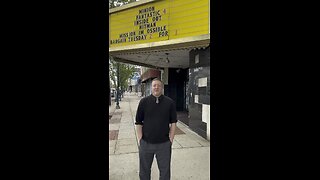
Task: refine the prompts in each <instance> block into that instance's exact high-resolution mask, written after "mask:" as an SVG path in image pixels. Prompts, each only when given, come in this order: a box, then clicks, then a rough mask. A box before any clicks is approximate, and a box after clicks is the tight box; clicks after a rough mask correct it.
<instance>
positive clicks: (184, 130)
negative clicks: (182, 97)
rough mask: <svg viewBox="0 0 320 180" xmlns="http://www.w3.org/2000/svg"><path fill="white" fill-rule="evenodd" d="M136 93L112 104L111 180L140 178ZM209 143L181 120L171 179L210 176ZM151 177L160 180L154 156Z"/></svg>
mask: <svg viewBox="0 0 320 180" xmlns="http://www.w3.org/2000/svg"><path fill="white" fill-rule="evenodd" d="M140 99H141V98H140V97H138V96H137V95H136V93H128V92H127V93H126V94H125V95H124V98H122V101H120V102H119V106H120V109H115V105H116V104H115V102H112V104H111V106H110V107H109V117H111V118H109V178H110V180H129V179H130V180H139V154H138V140H137V135H136V129H135V125H134V122H135V115H136V110H137V107H138V103H139V101H140ZM209 173H210V142H209V141H207V140H206V139H204V138H202V137H201V136H199V135H197V134H196V133H194V132H193V131H192V130H190V129H189V128H188V127H187V126H185V125H184V124H182V123H180V122H178V123H177V130H176V135H175V138H174V142H173V145H172V158H171V179H172V180H187V179H196V180H208V179H210V174H209ZM151 179H152V180H158V179H159V170H158V167H157V162H156V160H155V159H154V161H153V164H152V170H151Z"/></svg>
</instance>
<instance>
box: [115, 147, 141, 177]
mask: <svg viewBox="0 0 320 180" xmlns="http://www.w3.org/2000/svg"><path fill="white" fill-rule="evenodd" d="M138 170H139V156H138V153H129V154H120V155H110V156H109V179H110V180H139V173H138Z"/></svg>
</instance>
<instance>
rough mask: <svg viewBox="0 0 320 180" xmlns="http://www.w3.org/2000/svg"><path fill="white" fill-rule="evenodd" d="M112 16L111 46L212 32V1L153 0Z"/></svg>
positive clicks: (110, 15)
mask: <svg viewBox="0 0 320 180" xmlns="http://www.w3.org/2000/svg"><path fill="white" fill-rule="evenodd" d="M139 12H140V13H139ZM148 15H149V16H150V17H147V16H148ZM109 17H110V27H109V28H110V37H109V38H110V41H109V47H119V46H127V45H134V44H143V43H152V42H158V41H166V40H171V39H178V38H184V37H191V36H199V35H205V34H209V0H158V1H152V2H150V3H146V4H142V5H139V6H135V7H132V8H128V9H125V10H122V11H117V12H113V13H110V14H109ZM135 22H136V23H135ZM144 25H146V26H149V27H146V26H144ZM142 30H143V33H141V31H142ZM150 30H151V31H150ZM139 32H140V33H139Z"/></svg>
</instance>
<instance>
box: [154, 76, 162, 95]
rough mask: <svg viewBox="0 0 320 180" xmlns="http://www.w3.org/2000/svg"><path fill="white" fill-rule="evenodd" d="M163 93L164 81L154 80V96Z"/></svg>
mask: <svg viewBox="0 0 320 180" xmlns="http://www.w3.org/2000/svg"><path fill="white" fill-rule="evenodd" d="M161 93H162V83H161V82H160V81H157V80H156V81H153V82H152V94H153V95H154V96H160V95H161Z"/></svg>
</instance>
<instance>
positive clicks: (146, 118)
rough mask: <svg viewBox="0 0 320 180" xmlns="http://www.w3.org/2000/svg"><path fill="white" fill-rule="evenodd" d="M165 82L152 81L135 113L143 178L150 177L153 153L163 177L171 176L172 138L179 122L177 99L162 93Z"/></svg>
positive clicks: (163, 178) (140, 173) (164, 179)
mask: <svg viewBox="0 0 320 180" xmlns="http://www.w3.org/2000/svg"><path fill="white" fill-rule="evenodd" d="M162 90H163V83H162V81H161V80H159V79H157V78H156V79H154V80H153V81H152V94H151V95H150V96H147V97H144V98H142V99H141V100H140V102H139V106H138V109H137V114H136V123H135V124H136V125H137V135H138V140H139V161H140V167H139V169H140V172H139V177H140V180H150V176H151V166H152V162H153V158H154V155H155V156H156V159H157V164H158V168H159V171H160V180H170V176H171V172H170V169H171V166H170V165H171V151H172V142H173V139H174V133H175V129H176V123H177V113H176V107H175V102H174V101H173V100H172V99H171V98H169V97H167V96H165V95H162Z"/></svg>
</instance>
